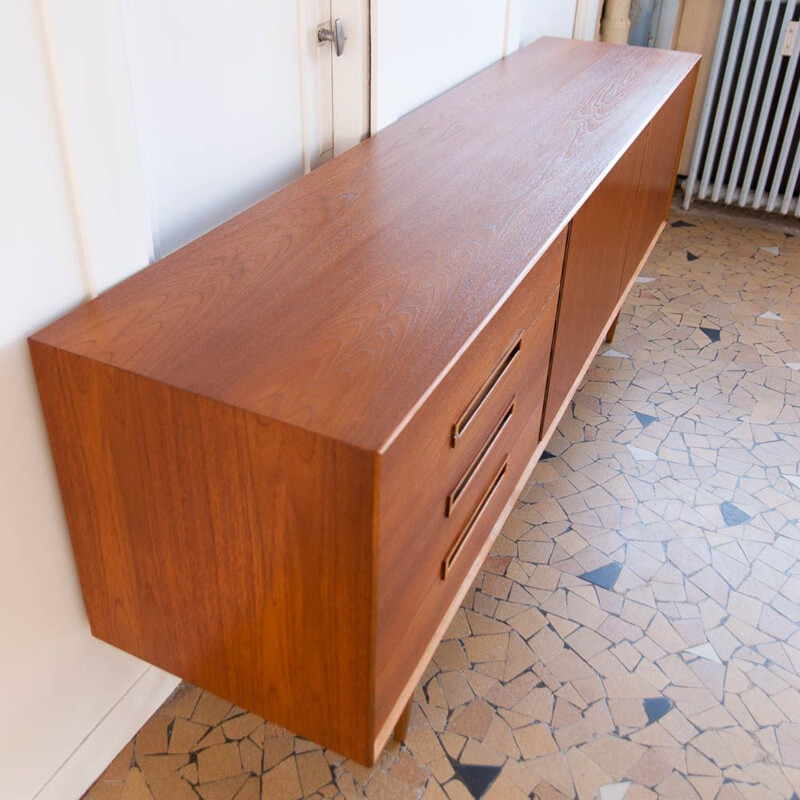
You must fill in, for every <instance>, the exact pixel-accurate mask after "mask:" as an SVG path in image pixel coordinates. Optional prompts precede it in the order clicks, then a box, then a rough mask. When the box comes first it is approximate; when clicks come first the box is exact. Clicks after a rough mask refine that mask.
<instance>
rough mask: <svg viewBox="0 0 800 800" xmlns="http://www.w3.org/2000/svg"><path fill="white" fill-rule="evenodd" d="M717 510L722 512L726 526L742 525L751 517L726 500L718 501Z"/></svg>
mask: <svg viewBox="0 0 800 800" xmlns="http://www.w3.org/2000/svg"><path fill="white" fill-rule="evenodd" d="M719 510H720V511H721V512H722V519H724V520H725V524H726V525H727V526H728V527H730V526H731V525H744V523H745V522H749V521H750V520H751V519H752V518H751V516H750V515H749V514H746V513H745V512H744V511H742V509H741V508H739V507H738V506H735V505H734V504H733V503H729V502H728V501H727V500H726V501H725V502H724V503H720V505H719Z"/></svg>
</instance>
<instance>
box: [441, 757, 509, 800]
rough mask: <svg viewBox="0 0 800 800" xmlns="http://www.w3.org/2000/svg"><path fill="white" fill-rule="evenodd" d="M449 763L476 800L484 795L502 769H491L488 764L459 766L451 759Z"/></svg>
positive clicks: (459, 764)
mask: <svg viewBox="0 0 800 800" xmlns="http://www.w3.org/2000/svg"><path fill="white" fill-rule="evenodd" d="M450 763H451V764H452V765H453V769H454V770H455V773H456V775H457V776H458V777H459V778H460V779H461V782H462V783H463V784H464V786H466V787H467V789H468V790H469V793H470V794H471V795H472V796H473V797H474V798H475V799H476V800H478V798H481V797H483V796H484V794H486V791H487V790H488V788H489V787H490V786H491V785H492V784H493V783H494V779H495V778H496V777H497V776H498V775H499V774H500V770H501V769H502V767H492V766H489V765H488V764H461V763H459V762H458V761H456V760H454V759H452V758H451V759H450Z"/></svg>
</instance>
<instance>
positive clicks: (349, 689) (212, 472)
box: [31, 342, 376, 763]
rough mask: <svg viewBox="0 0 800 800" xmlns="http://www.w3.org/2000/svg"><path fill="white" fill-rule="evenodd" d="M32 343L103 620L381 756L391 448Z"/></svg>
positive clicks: (132, 643)
mask: <svg viewBox="0 0 800 800" xmlns="http://www.w3.org/2000/svg"><path fill="white" fill-rule="evenodd" d="M31 352H32V356H33V361H34V366H35V371H36V376H37V380H38V384H39V392H40V396H41V399H42V404H43V408H44V411H45V418H46V421H47V426H48V432H49V435H50V439H51V443H52V450H53V455H54V459H55V464H56V468H57V472H58V477H59V482H60V486H61V492H62V496H63V500H64V507H65V511H66V516H67V520H68V524H69V528H70V533H71V536H72V541H73V546H74V550H75V554H76V562H77V565H78V570H79V576H80V580H81V584H82V587H83V592H84V598H85V601H86V609H87V613H88V616H89V620H90V623H91V627H92V632H93V633H94V634H95V635H96V636H97V637H99V638H100V639H103V640H104V641H107V642H109V643H111V644H113V645H116V646H117V647H120V648H122V649H123V650H126V651H128V652H130V653H133V654H134V655H137V656H139V657H141V658H143V659H145V660H146V661H149V662H151V663H153V664H156V665H158V666H159V667H162V668H163V669H166V670H168V671H170V672H172V673H174V674H176V675H179V676H180V677H182V678H184V679H186V680H189V681H191V682H192V683H196V684H198V685H200V686H202V687H203V688H206V689H208V690H210V691H212V692H215V693H216V694H219V695H221V696H222V697H224V698H226V699H227V700H230V701H232V702H234V703H237V704H238V705H240V706H243V707H244V708H247V709H248V710H249V711H253V712H255V713H257V714H260V715H263V716H265V717H266V718H268V719H269V720H271V721H273V722H275V723H278V724H280V725H283V726H286V727H288V728H291V729H292V730H293V731H295V732H296V733H299V734H301V735H303V736H306V737H308V738H310V739H312V740H315V741H319V742H325V744H326V745H328V746H330V747H332V748H334V749H336V750H337V751H338V752H341V753H342V754H345V755H348V756H349V757H352V758H356V759H358V760H360V761H362V763H366V762H368V761H369V760H370V759H371V758H372V740H373V737H372V716H373V709H372V692H371V688H370V687H371V683H372V675H371V671H372V669H373V665H372V656H371V642H372V629H373V604H372V602H371V598H372V584H373V555H372V547H373V538H372V537H373V505H374V496H375V493H374V481H375V470H376V461H375V457H374V455H373V454H370V453H367V452H364V451H358V450H354V449H353V448H350V447H347V446H345V445H342V444H340V443H337V442H333V441H330V440H326V439H322V438H321V437H319V436H317V435H315V434H311V433H309V432H307V431H302V430H299V429H296V428H292V427H289V426H286V425H282V424H278V423H275V422H273V421H269V420H265V419H263V418H260V417H257V416H254V415H252V414H249V413H247V412H244V411H242V410H240V409H235V408H233V407H231V406H227V405H224V404H221V403H217V402H214V401H211V400H208V399H206V398H203V397H200V396H197V395H193V394H190V393H187V392H183V391H179V390H175V389H174V388H171V387H169V386H167V385H165V384H161V383H158V382H155V381H151V380H149V379H146V378H142V377H139V376H136V375H134V374H132V373H129V372H125V371H122V370H119V369H116V368H114V367H109V366H106V365H103V364H100V363H98V362H95V361H92V360H90V359H86V358H83V357H80V356H74V355H71V354H69V353H66V352H65V351H61V350H57V349H54V348H52V347H49V346H47V345H42V344H40V343H36V342H31Z"/></svg>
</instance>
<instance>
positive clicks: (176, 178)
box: [123, 0, 303, 255]
mask: <svg viewBox="0 0 800 800" xmlns="http://www.w3.org/2000/svg"><path fill="white" fill-rule="evenodd" d="M123 8H124V17H125V27H126V34H127V41H128V56H129V61H130V68H131V73H132V77H133V86H134V104H135V107H136V116H137V120H138V125H139V131H140V143H141V149H142V154H143V158H144V162H145V165H146V181H145V183H146V189H147V197H148V205H149V207H150V211H151V219H152V226H153V230H154V236H155V240H156V252H157V254H160V255H164V254H166V253H168V252H170V251H172V250H175V249H176V248H177V247H179V246H181V245H182V244H185V243H186V242H188V241H190V240H192V239H194V238H196V237H197V236H199V235H200V234H201V233H203V232H204V231H206V230H208V229H209V228H212V227H214V226H215V225H217V224H218V223H220V222H222V221H223V220H224V219H227V218H228V217H231V216H233V215H234V214H236V213H238V212H239V211H241V210H242V209H244V208H246V207H247V206H249V205H251V204H252V203H254V202H256V201H257V200H259V199H261V198H262V197H264V196H266V195H267V194H269V193H270V192H273V191H275V190H276V189H278V188H279V187H280V186H283V185H284V184H286V183H288V182H289V181H291V180H293V179H294V178H297V177H298V176H299V175H301V174H302V141H303V140H302V131H301V101H300V98H301V85H300V75H299V63H300V61H299V47H298V41H299V37H298V32H297V7H296V4H295V3H287V2H286V1H285V0H227V2H225V3H216V2H210V0H203V2H198V0H171V1H170V2H169V3H164V2H162V0H123Z"/></svg>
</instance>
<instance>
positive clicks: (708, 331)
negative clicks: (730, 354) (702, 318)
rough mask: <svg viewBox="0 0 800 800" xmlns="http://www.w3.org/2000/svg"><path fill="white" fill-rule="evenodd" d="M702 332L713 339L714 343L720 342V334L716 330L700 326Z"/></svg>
mask: <svg viewBox="0 0 800 800" xmlns="http://www.w3.org/2000/svg"><path fill="white" fill-rule="evenodd" d="M700 330H701V331H703V333H704V334H705V335H706V336H708V338H709V339H711V341H712V342H718V341H719V336H720V332H719V331H718V330H717V329H716V328H704V327H703V326H702V325H701V326H700Z"/></svg>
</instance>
